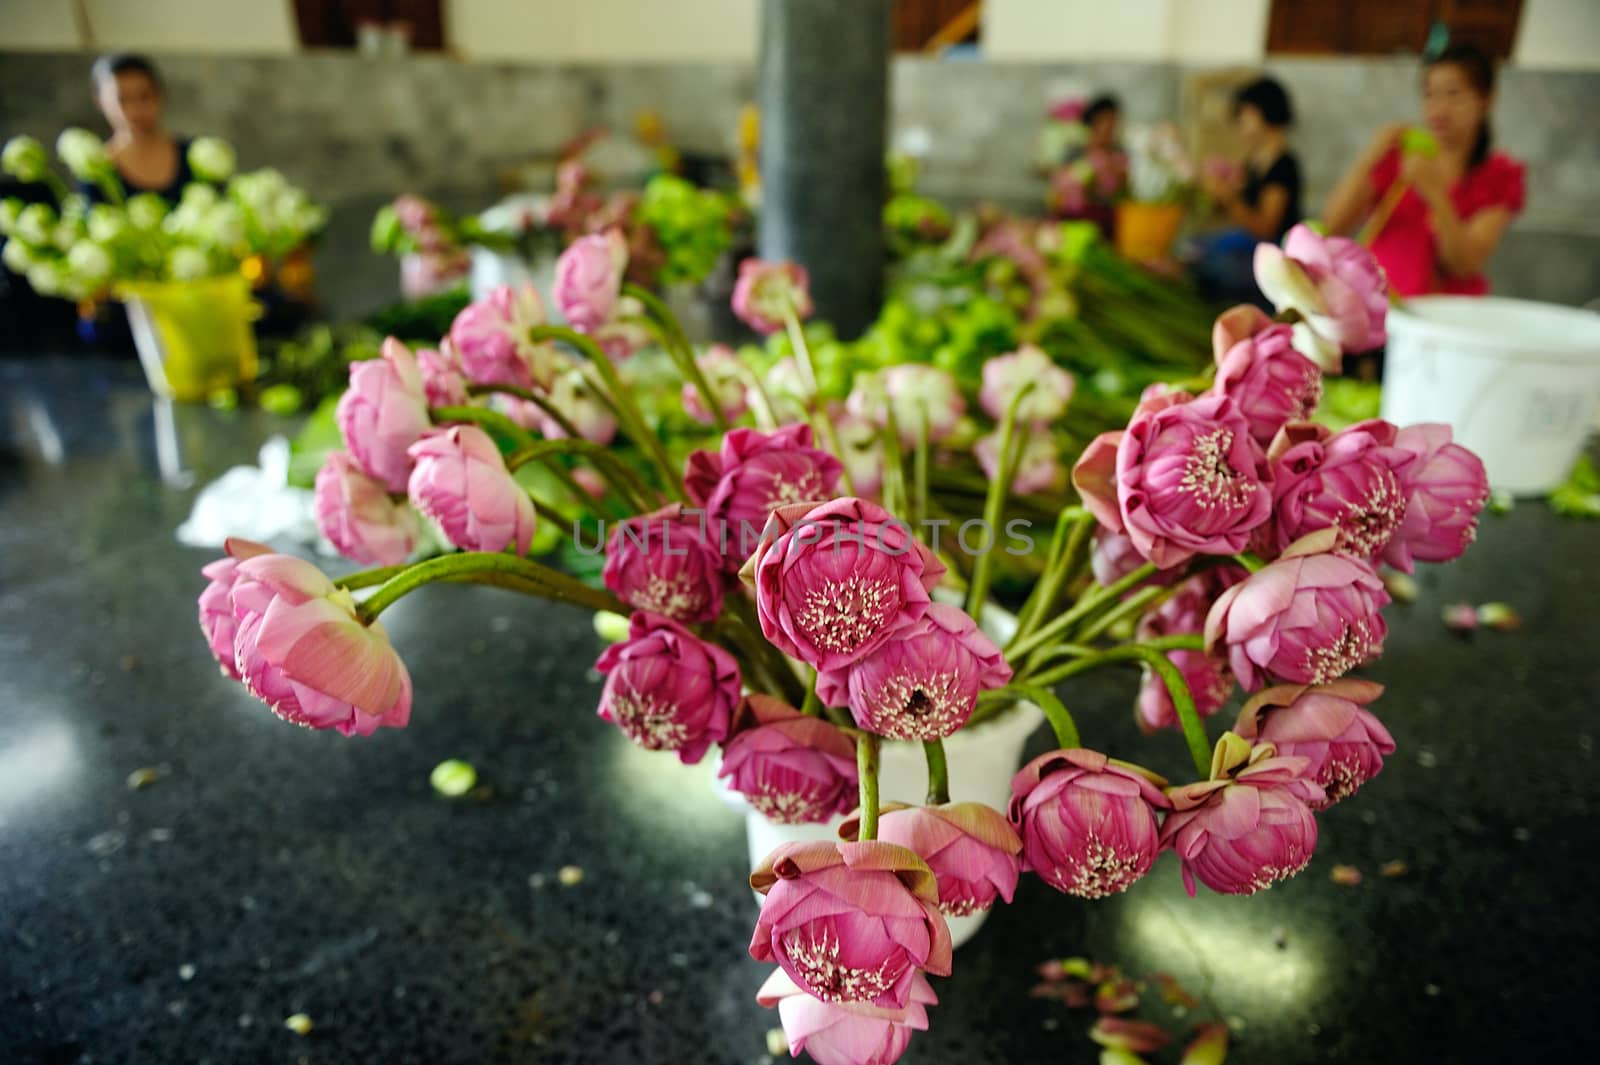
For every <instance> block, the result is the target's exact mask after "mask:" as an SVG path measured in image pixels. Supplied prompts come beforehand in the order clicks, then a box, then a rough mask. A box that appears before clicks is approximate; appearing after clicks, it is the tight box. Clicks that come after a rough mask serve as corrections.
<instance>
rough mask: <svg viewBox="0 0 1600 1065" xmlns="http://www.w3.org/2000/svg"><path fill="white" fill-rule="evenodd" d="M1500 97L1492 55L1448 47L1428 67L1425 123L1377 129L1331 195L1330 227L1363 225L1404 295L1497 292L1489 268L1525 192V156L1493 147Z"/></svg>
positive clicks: (1465, 47) (1337, 229) (1340, 230)
mask: <svg viewBox="0 0 1600 1065" xmlns="http://www.w3.org/2000/svg"><path fill="white" fill-rule="evenodd" d="M1493 106H1494V66H1493V64H1492V63H1491V62H1490V60H1489V59H1488V57H1487V56H1485V55H1484V54H1483V53H1482V52H1481V51H1479V50H1478V49H1477V48H1475V47H1473V46H1471V45H1465V44H1458V45H1451V46H1450V47H1448V48H1445V49H1444V50H1443V51H1441V52H1440V53H1439V54H1438V55H1436V56H1434V57H1433V58H1432V59H1429V60H1427V61H1426V65H1425V66H1424V67H1423V72H1422V117H1423V122H1424V123H1425V125H1426V129H1425V130H1414V129H1409V128H1408V126H1407V124H1406V123H1396V124H1394V125H1389V126H1385V127H1383V128H1382V129H1380V130H1378V132H1377V133H1376V134H1375V135H1374V136H1373V138H1372V141H1371V143H1370V144H1369V145H1368V147H1367V150H1366V151H1365V152H1363V153H1362V155H1361V156H1360V158H1358V159H1357V160H1356V161H1355V162H1354V163H1353V164H1352V165H1351V167H1350V169H1349V170H1348V171H1347V172H1346V173H1345V176H1344V178H1343V179H1342V180H1341V181H1340V182H1339V185H1338V187H1337V188H1336V189H1335V190H1334V192H1333V195H1332V196H1331V197H1330V198H1329V200H1328V209H1327V211H1326V212H1325V214H1324V219H1325V221H1326V222H1327V226H1328V230H1329V231H1330V232H1333V233H1347V232H1353V231H1356V229H1357V226H1358V225H1360V234H1361V239H1363V240H1364V241H1370V243H1371V246H1372V250H1373V253H1374V254H1375V255H1376V256H1377V257H1378V261H1379V262H1380V263H1382V264H1383V268H1384V270H1385V271H1387V272H1388V275H1389V282H1390V284H1391V285H1392V286H1393V288H1394V290H1395V291H1396V292H1397V293H1399V294H1400V295H1402V296H1419V295H1423V294H1426V293H1432V292H1448V293H1454V294H1458V295H1483V294H1485V293H1487V292H1488V291H1489V281H1488V279H1487V278H1486V277H1485V276H1484V273H1483V271H1484V267H1485V266H1487V265H1488V262H1489V258H1490V256H1492V255H1493V254H1494V250H1495V248H1496V247H1497V246H1498V245H1499V243H1500V238H1501V237H1502V236H1504V235H1505V232H1506V229H1507V227H1508V226H1510V225H1511V222H1512V219H1514V218H1515V217H1516V216H1517V215H1518V214H1519V213H1520V212H1521V211H1522V207H1523V202H1524V199H1525V191H1524V175H1523V165H1522V164H1521V163H1519V162H1518V161H1517V160H1515V159H1513V158H1511V157H1510V156H1509V155H1507V154H1505V153H1504V152H1499V151H1494V150H1493V140H1492V137H1491V133H1490V127H1489V112H1490V111H1491V110H1492V108H1493ZM1363 222H1364V224H1362V223H1363Z"/></svg>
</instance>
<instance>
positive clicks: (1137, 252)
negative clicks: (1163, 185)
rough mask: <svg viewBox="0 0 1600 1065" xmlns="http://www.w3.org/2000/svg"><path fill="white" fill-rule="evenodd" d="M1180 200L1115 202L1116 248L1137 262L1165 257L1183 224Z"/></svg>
mask: <svg viewBox="0 0 1600 1065" xmlns="http://www.w3.org/2000/svg"><path fill="white" fill-rule="evenodd" d="M1183 213H1184V207H1183V204H1181V203H1139V202H1137V201H1134V200H1123V201H1122V202H1121V203H1119V204H1117V251H1119V252H1121V253H1122V255H1123V257H1124V258H1128V259H1133V260H1134V261H1136V262H1145V261H1149V260H1152V259H1165V258H1166V257H1167V255H1168V253H1170V252H1171V251H1172V242H1173V241H1175V240H1177V239H1178V229H1179V228H1180V227H1181V226H1182V225H1183Z"/></svg>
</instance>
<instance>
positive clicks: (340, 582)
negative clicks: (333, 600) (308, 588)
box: [333, 565, 406, 591]
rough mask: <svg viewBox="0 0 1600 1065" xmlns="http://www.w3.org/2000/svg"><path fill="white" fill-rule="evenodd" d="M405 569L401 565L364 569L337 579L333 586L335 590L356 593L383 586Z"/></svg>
mask: <svg viewBox="0 0 1600 1065" xmlns="http://www.w3.org/2000/svg"><path fill="white" fill-rule="evenodd" d="M405 568H406V567H405V566H404V565H400V566H379V567H378V568H377V569H364V570H362V571H361V572H359V573H348V574H346V575H345V576H343V577H339V578H337V579H335V580H334V582H333V585H334V587H335V588H344V589H346V590H347V591H355V590H356V589H357V588H371V587H373V586H375V585H379V584H382V583H383V582H384V581H386V580H388V579H389V578H390V577H393V576H394V575H395V574H397V573H399V572H401V571H402V570H404V569H405Z"/></svg>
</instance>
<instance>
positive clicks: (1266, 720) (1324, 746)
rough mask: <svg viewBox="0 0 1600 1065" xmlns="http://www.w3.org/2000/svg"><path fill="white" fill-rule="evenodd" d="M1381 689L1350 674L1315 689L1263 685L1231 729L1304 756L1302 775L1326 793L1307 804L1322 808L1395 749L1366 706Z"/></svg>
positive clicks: (1352, 790)
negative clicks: (1264, 686)
mask: <svg viewBox="0 0 1600 1065" xmlns="http://www.w3.org/2000/svg"><path fill="white" fill-rule="evenodd" d="M1382 694H1383V685H1381V684H1373V683H1372V682H1371V681H1365V680H1354V679H1352V678H1350V677H1345V678H1344V679H1342V680H1336V681H1333V682H1332V683H1331V684H1325V685H1323V686H1321V687H1318V688H1312V687H1307V686H1305V685H1282V686H1279V687H1276V688H1267V689H1265V690H1263V691H1260V692H1257V693H1256V695H1255V697H1254V698H1252V699H1251V700H1250V701H1249V702H1247V703H1245V704H1244V709H1243V710H1241V711H1240V712H1239V722H1238V724H1236V725H1235V726H1234V732H1235V733H1237V734H1238V736H1239V737H1240V738H1241V739H1245V740H1249V741H1250V742H1251V743H1270V744H1272V745H1273V746H1274V747H1276V748H1277V751H1278V753H1279V754H1281V755H1287V756H1290V757H1298V758H1304V759H1306V768H1305V771H1304V775H1305V776H1306V777H1307V778H1309V779H1310V780H1312V781H1314V782H1316V784H1318V785H1319V786H1320V787H1321V788H1322V790H1323V791H1324V792H1325V793H1326V797H1325V798H1323V799H1314V800H1310V801H1308V802H1307V804H1306V805H1308V806H1310V807H1311V809H1313V810H1322V809H1325V808H1327V807H1329V806H1332V805H1333V804H1334V803H1336V802H1338V801H1339V800H1340V799H1344V798H1347V797H1349V796H1351V795H1354V794H1355V793H1356V790H1357V789H1359V788H1360V787H1361V785H1363V784H1365V783H1366V782H1367V781H1369V780H1371V779H1372V778H1373V777H1375V776H1377V775H1378V770H1380V769H1382V768H1383V757H1384V755H1387V754H1393V753H1394V739H1393V738H1392V737H1390V735H1389V730H1388V729H1386V728H1384V727H1383V723H1382V722H1381V721H1379V720H1378V719H1377V718H1376V717H1374V716H1373V715H1372V713H1371V712H1370V711H1369V710H1368V709H1367V707H1368V706H1370V705H1372V702H1373V700H1375V699H1377V698H1378V696H1380V695H1382Z"/></svg>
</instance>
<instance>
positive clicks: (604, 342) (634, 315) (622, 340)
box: [591, 296, 651, 362]
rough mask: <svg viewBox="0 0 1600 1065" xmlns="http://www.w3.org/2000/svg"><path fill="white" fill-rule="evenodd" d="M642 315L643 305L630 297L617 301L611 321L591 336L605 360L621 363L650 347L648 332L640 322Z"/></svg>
mask: <svg viewBox="0 0 1600 1065" xmlns="http://www.w3.org/2000/svg"><path fill="white" fill-rule="evenodd" d="M643 315H644V305H643V304H641V303H640V302H639V301H638V300H636V299H634V298H633V297H632V296H624V297H622V298H621V299H620V300H618V301H617V309H616V313H614V314H613V315H612V316H611V320H610V321H608V322H605V323H604V324H603V325H601V326H600V327H599V328H598V329H596V330H595V331H594V332H593V333H592V334H591V335H592V336H593V337H594V342H595V343H596V344H599V345H600V350H601V351H603V352H605V353H606V358H608V359H610V360H611V361H612V362H622V361H623V360H625V359H628V358H631V357H632V356H633V355H634V354H635V353H636V352H639V351H641V350H643V349H644V348H647V347H649V346H650V339H651V337H650V330H649V328H648V327H646V326H645V325H644V324H643V322H642V321H641V320H640V319H641V318H642V317H643Z"/></svg>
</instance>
